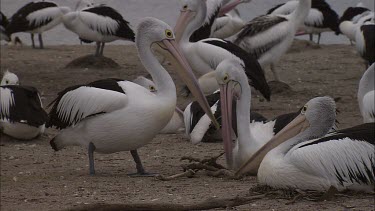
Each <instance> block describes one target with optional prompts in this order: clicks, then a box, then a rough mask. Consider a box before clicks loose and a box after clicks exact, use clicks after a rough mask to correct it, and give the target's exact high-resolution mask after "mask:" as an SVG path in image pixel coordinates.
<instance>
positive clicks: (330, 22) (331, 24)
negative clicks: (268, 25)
mask: <svg viewBox="0 0 375 211" xmlns="http://www.w3.org/2000/svg"><path fill="white" fill-rule="evenodd" d="M297 6H298V1H297V0H293V1H288V2H286V3H284V4H279V5H277V6H275V7H274V8H272V9H270V10H268V12H267V14H275V15H276V14H280V15H288V14H290V13H292V12H293V11H294V10H295V9H296V7H297ZM338 22H339V16H338V14H337V13H336V12H335V11H334V10H333V9H332V8H331V6H330V5H329V4H328V3H327V2H326V1H325V0H312V1H311V9H310V11H309V14H308V15H307V17H306V19H305V21H304V24H302V25H301V27H300V28H299V29H298V32H297V35H304V34H309V35H310V41H313V34H318V42H317V43H318V44H319V43H320V37H321V33H322V32H327V31H333V32H337V31H338V24H339V23H338Z"/></svg>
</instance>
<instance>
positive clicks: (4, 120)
mask: <svg viewBox="0 0 375 211" xmlns="http://www.w3.org/2000/svg"><path fill="white" fill-rule="evenodd" d="M0 85H1V86H0V134H1V133H4V134H7V135H9V136H11V137H14V138H16V139H23V140H29V139H33V138H35V137H37V136H38V135H40V134H42V133H43V132H44V129H45V123H46V121H47V113H46V112H45V111H44V109H43V106H42V101H41V100H40V96H39V93H38V91H37V90H36V89H35V88H34V87H31V86H20V85H19V81H18V77H17V76H16V75H15V74H14V73H11V72H8V71H6V72H5V74H4V76H3V79H2V80H1V84H0Z"/></svg>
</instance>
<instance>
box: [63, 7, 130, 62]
mask: <svg viewBox="0 0 375 211" xmlns="http://www.w3.org/2000/svg"><path fill="white" fill-rule="evenodd" d="M63 23H64V26H65V27H66V28H67V29H68V30H70V31H72V32H74V33H76V34H77V35H78V36H79V37H80V39H81V40H82V41H85V42H90V41H95V42H96V51H95V56H103V50H104V45H105V43H106V42H112V41H115V40H119V39H121V40H128V41H134V32H133V30H132V29H131V28H130V26H129V22H128V21H126V20H124V18H123V17H122V15H121V14H120V13H119V12H117V11H116V10H115V9H113V8H112V7H109V6H106V5H94V6H89V7H87V8H84V9H82V10H78V11H73V12H69V13H67V14H65V15H64V17H63Z"/></svg>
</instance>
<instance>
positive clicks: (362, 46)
mask: <svg viewBox="0 0 375 211" xmlns="http://www.w3.org/2000/svg"><path fill="white" fill-rule="evenodd" d="M355 45H356V48H357V51H358V52H359V54H360V55H361V56H362V58H363V59H365V60H366V61H367V62H368V66H370V65H371V64H373V63H374V62H375V23H374V19H372V20H371V21H368V22H365V23H363V25H362V26H360V27H358V28H357V31H356V35H355Z"/></svg>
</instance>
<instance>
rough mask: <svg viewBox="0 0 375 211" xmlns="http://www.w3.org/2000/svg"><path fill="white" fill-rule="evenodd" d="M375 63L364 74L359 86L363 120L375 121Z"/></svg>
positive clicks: (359, 101)
mask: <svg viewBox="0 0 375 211" xmlns="http://www.w3.org/2000/svg"><path fill="white" fill-rule="evenodd" d="M374 66H375V63H374V64H372V65H371V66H370V67H369V68H368V69H367V70H366V72H365V73H364V74H363V76H362V78H361V80H360V82H359V87H358V104H359V110H360V111H361V114H362V117H363V122H364V123H369V122H375V105H374V104H375V103H374V99H375V91H374V86H375V72H374V71H375V70H374V69H375V67H374Z"/></svg>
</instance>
